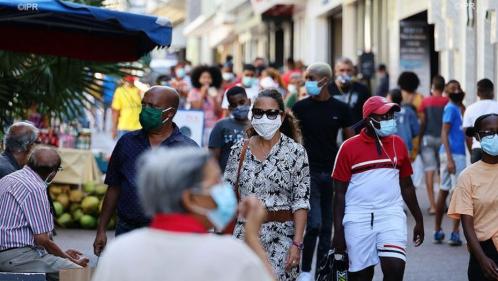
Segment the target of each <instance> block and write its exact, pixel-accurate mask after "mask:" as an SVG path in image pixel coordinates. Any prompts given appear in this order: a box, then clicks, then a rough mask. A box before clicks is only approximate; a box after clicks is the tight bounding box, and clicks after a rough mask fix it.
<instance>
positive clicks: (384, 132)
mask: <svg viewBox="0 0 498 281" xmlns="http://www.w3.org/2000/svg"><path fill="white" fill-rule="evenodd" d="M372 121H373V122H376V123H379V124H380V129H377V128H375V126H373V123H372V126H373V128H374V129H375V133H377V135H378V136H379V137H387V136H390V135H394V134H395V133H396V132H397V127H396V120H395V119H394V118H393V119H389V120H382V121H380V122H379V121H377V120H373V119H372Z"/></svg>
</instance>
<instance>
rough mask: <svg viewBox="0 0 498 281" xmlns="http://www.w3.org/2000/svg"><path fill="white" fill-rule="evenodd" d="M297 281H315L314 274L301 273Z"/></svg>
mask: <svg viewBox="0 0 498 281" xmlns="http://www.w3.org/2000/svg"><path fill="white" fill-rule="evenodd" d="M296 281H313V274H311V272H301V274H299V277H298V278H297V280H296Z"/></svg>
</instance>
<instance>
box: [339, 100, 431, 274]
mask: <svg viewBox="0 0 498 281" xmlns="http://www.w3.org/2000/svg"><path fill="white" fill-rule="evenodd" d="M399 110H400V108H399V106H398V105H397V104H395V103H389V102H387V100H386V99H385V98H383V97H379V96H376V97H371V98H369V99H368V100H367V101H366V102H365V104H364V106H363V120H362V121H361V123H362V125H364V126H366V128H364V129H363V130H362V131H361V132H360V134H359V135H357V136H355V137H353V138H350V139H348V140H347V141H345V142H344V143H343V145H342V146H341V148H340V149H339V153H338V155H337V160H336V164H335V167H334V171H333V173H332V178H333V181H334V190H335V192H336V196H335V199H334V225H335V234H334V240H333V244H334V246H335V249H336V252H337V253H345V252H346V249H347V253H348V256H349V272H350V280H353V281H354V280H362V281H364V280H372V278H373V274H374V267H375V265H376V264H378V263H379V261H380V263H381V265H382V271H383V273H384V280H393V281H394V280H400V281H401V280H403V274H404V270H405V261H406V247H407V226H406V216H405V213H404V211H403V201H404V202H405V203H406V204H407V205H408V208H409V209H410V212H411V213H412V215H413V216H414V218H415V222H416V224H415V228H414V230H413V242H414V243H415V246H419V245H421V244H422V242H423V241H424V225H423V217H422V213H421V211H420V207H419V205H418V201H417V197H416V194H415V187H414V186H413V183H412V180H411V175H412V167H411V162H410V157H409V155H408V150H407V148H406V146H405V144H404V143H403V140H402V139H401V138H399V137H398V136H396V135H394V133H395V132H396V120H395V119H394V112H396V111H399Z"/></svg>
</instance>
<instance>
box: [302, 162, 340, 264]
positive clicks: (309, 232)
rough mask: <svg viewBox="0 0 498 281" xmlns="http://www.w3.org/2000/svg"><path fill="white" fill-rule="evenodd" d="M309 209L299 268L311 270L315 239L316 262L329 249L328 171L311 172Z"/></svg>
mask: <svg viewBox="0 0 498 281" xmlns="http://www.w3.org/2000/svg"><path fill="white" fill-rule="evenodd" d="M310 175H311V194H310V205H311V209H310V211H309V212H308V222H307V225H306V234H305V236H304V249H303V261H302V266H301V270H302V271H304V272H310V271H311V263H312V262H313V254H314V252H315V245H316V239H317V238H318V250H317V264H320V263H321V261H322V258H323V257H324V256H325V254H327V253H328V251H329V250H330V240H331V239H332V220H333V217H332V198H333V186H332V179H331V175H330V173H329V172H311V173H310Z"/></svg>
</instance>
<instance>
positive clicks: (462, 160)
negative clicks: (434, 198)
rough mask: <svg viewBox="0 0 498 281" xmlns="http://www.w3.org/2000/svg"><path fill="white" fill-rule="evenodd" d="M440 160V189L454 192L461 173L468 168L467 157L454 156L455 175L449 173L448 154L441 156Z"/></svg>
mask: <svg viewBox="0 0 498 281" xmlns="http://www.w3.org/2000/svg"><path fill="white" fill-rule="evenodd" d="M439 159H440V160H441V170H440V171H441V186H440V189H441V190H444V191H450V190H452V189H453V188H454V187H455V185H456V183H457V179H458V177H459V176H460V173H462V171H463V170H464V169H465V168H466V166H467V157H466V156H465V155H460V154H453V161H454V162H455V173H454V174H450V173H449V172H448V157H446V153H441V154H440V155H439Z"/></svg>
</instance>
